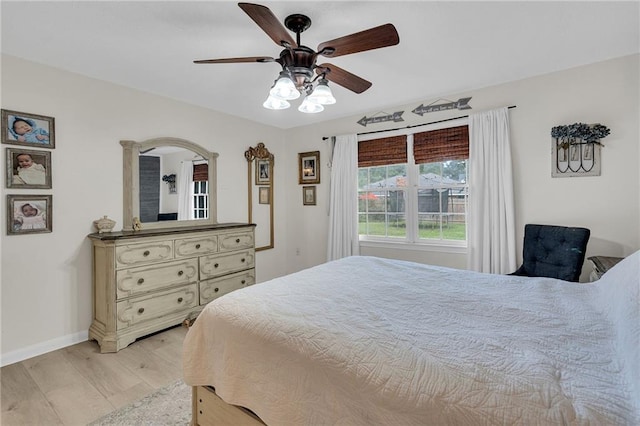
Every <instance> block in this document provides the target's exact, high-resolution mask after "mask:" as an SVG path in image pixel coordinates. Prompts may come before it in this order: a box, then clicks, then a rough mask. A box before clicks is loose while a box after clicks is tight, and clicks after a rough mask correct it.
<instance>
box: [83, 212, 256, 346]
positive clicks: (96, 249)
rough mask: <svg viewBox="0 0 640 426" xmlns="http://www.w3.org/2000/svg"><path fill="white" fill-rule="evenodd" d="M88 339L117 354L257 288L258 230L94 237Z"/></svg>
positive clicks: (214, 228)
mask: <svg viewBox="0 0 640 426" xmlns="http://www.w3.org/2000/svg"><path fill="white" fill-rule="evenodd" d="M89 238H90V239H91V241H92V243H93V293H94V298H93V323H92V324H91V327H90V328H89V339H94V340H97V341H98V344H99V345H100V351H101V352H103V353H104V352H117V351H119V350H120V349H122V348H124V347H126V346H128V345H129V344H131V343H132V342H133V341H135V340H136V339H137V338H140V337H142V336H146V335H148V334H151V333H154V332H156V331H159V330H162V329H165V328H168V327H170V326H173V325H176V324H180V323H181V322H183V321H184V320H185V319H193V318H195V317H196V316H197V315H198V313H199V312H200V311H201V310H202V308H203V307H204V305H206V304H207V303H209V302H210V301H212V300H213V299H215V298H217V297H220V296H222V295H223V294H226V293H229V292H230V291H233V290H237V289H239V288H242V287H245V286H248V285H251V284H254V283H255V269H254V265H255V250H254V225H251V224H242V223H226V224H216V225H205V226H195V227H181V228H170V229H155V230H154V229H150V230H141V231H136V232H133V231H123V232H110V233H104V234H98V233H95V234H90V235H89Z"/></svg>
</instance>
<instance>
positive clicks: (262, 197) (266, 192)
mask: <svg viewBox="0 0 640 426" xmlns="http://www.w3.org/2000/svg"><path fill="white" fill-rule="evenodd" d="M258 202H259V203H260V204H269V203H270V202H271V188H269V187H268V186H261V187H259V188H258Z"/></svg>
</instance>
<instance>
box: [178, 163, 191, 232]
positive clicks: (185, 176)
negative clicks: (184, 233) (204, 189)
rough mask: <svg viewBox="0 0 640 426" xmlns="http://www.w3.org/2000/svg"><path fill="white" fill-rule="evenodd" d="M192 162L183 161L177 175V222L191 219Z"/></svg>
mask: <svg viewBox="0 0 640 426" xmlns="http://www.w3.org/2000/svg"><path fill="white" fill-rule="evenodd" d="M192 186H193V162H192V161H183V162H182V167H181V168H180V174H179V175H178V184H177V187H178V188H177V189H178V220H189V219H193V194H192V193H191V188H192Z"/></svg>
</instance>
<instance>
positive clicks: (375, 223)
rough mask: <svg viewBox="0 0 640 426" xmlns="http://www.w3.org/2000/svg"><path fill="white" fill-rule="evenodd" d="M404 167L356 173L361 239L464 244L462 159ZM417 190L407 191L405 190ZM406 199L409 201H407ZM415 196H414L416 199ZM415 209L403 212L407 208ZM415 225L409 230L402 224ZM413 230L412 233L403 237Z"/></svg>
mask: <svg viewBox="0 0 640 426" xmlns="http://www.w3.org/2000/svg"><path fill="white" fill-rule="evenodd" d="M407 167H416V166H413V165H407V164H396V165H386V166H375V167H361V168H359V170H358V222H359V233H360V235H367V236H373V237H386V238H398V239H408V240H410V241H418V240H434V239H435V240H462V241H464V240H466V238H467V235H466V211H467V198H468V179H467V161H466V160H450V161H442V162H435V163H428V164H419V165H417V168H418V170H417V172H415V173H409V175H417V178H414V180H415V179H417V181H416V182H410V180H411V179H410V178H408V174H407ZM412 187H415V188H417V190H416V191H411V190H410V188H412ZM409 197H413V198H414V199H413V200H411V201H409ZM416 197H417V198H416ZM408 205H409V206H414V207H412V210H409V211H408V210H407V206H408ZM408 221H409V222H411V221H414V225H413V226H408V223H407V222H408ZM408 229H409V230H413V229H415V234H416V235H408V232H410V231H408Z"/></svg>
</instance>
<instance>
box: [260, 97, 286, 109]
mask: <svg viewBox="0 0 640 426" xmlns="http://www.w3.org/2000/svg"><path fill="white" fill-rule="evenodd" d="M262 106H263V107H265V108H267V109H287V108H289V107H290V106H291V104H289V102H287V101H285V100H284V99H278V98H275V97H273V96H271V95H269V97H268V98H267V100H266V101H264V103H263V104H262Z"/></svg>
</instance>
